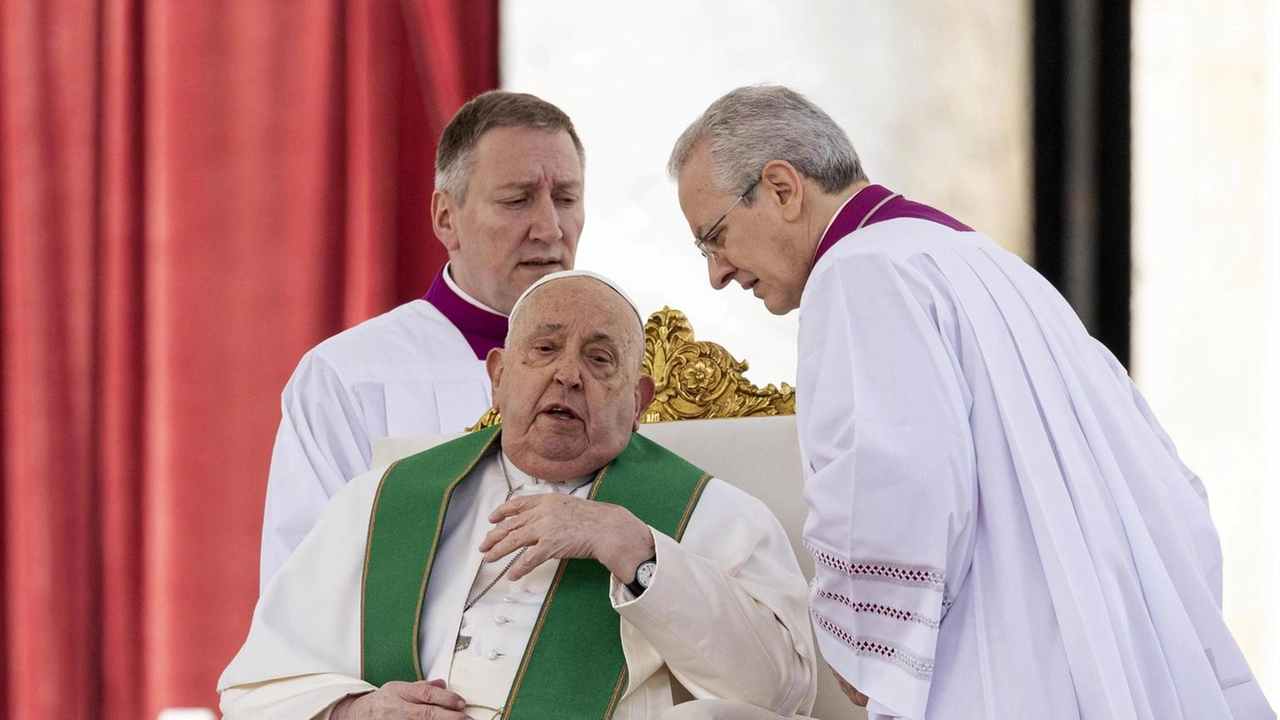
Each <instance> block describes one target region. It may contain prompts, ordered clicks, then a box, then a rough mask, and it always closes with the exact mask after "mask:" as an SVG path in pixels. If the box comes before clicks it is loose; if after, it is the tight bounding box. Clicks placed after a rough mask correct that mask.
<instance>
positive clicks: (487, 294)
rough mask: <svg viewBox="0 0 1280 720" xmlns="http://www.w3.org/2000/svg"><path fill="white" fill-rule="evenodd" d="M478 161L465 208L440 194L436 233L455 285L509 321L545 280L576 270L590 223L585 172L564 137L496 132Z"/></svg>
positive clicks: (483, 141) (533, 131)
mask: <svg viewBox="0 0 1280 720" xmlns="http://www.w3.org/2000/svg"><path fill="white" fill-rule="evenodd" d="M472 153H473V160H474V164H473V166H472V168H471V175H470V180H469V181H468V183H467V190H466V194H465V197H464V199H463V201H462V202H461V203H459V202H458V198H455V197H452V196H451V195H449V194H447V193H443V192H439V191H437V193H436V195H435V197H434V198H433V199H432V213H433V219H434V221H435V231H436V235H437V236H438V237H439V238H440V241H441V242H442V243H444V246H445V249H447V250H448V251H449V259H450V260H451V261H452V264H451V265H450V270H451V271H452V273H453V279H454V281H455V282H457V283H458V285H459V286H460V287H461V288H462V289H463V290H465V291H467V293H469V294H470V295H472V296H473V297H474V298H475V299H477V300H479V301H480V302H482V303H484V304H486V305H488V306H489V307H491V308H493V309H495V310H498V311H499V312H503V313H507V312H510V311H511V306H512V305H513V304H514V303H515V301H516V298H518V297H520V293H522V292H524V291H525V289H527V288H528V287H529V286H530V285H532V284H533V283H534V281H536V280H537V279H538V278H540V277H542V276H543V275H548V274H550V273H553V272H559V271H560V270H572V269H573V259H574V255H575V254H576V253H577V251H578V236H579V235H580V234H581V233H582V223H583V220H584V216H583V209H582V165H581V164H580V163H579V162H578V152H577V150H576V149H575V148H574V146H573V139H572V138H570V137H569V134H568V133H566V132H564V131H563V130H556V131H546V130H540V129H538V128H524V127H503V128H495V129H493V130H489V131H488V132H486V133H485V134H484V135H481V136H480V139H479V140H478V141H476V144H475V146H474V147H473V148H472Z"/></svg>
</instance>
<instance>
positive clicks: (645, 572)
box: [636, 560, 658, 587]
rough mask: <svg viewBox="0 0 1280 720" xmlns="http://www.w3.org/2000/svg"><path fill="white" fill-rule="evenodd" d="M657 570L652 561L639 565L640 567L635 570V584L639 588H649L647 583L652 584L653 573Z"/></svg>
mask: <svg viewBox="0 0 1280 720" xmlns="http://www.w3.org/2000/svg"><path fill="white" fill-rule="evenodd" d="M657 569H658V563H656V562H653V561H652V560H650V561H649V562H642V563H640V567H638V568H636V582H638V583H640V585H641V587H649V583H651V582H653V572H654V571H655V570H657Z"/></svg>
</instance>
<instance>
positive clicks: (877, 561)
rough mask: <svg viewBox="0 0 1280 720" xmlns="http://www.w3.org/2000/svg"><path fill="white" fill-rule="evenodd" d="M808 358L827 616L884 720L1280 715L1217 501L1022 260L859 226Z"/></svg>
mask: <svg viewBox="0 0 1280 720" xmlns="http://www.w3.org/2000/svg"><path fill="white" fill-rule="evenodd" d="M799 362H800V367H799V373H798V377H797V380H798V382H797V391H796V392H797V410H798V421H799V427H800V430H799V432H800V444H801V454H802V458H803V459H804V462H805V464H806V467H805V472H806V483H805V495H806V500H807V503H808V506H809V512H810V515H809V519H808V522H807V523H806V525H805V539H806V543H807V544H808V546H809V549H810V551H811V552H812V553H813V555H814V558H815V560H816V566H817V577H816V580H815V582H814V584H813V586H812V587H811V593H810V602H811V606H812V614H813V621H814V625H815V628H816V633H817V638H818V645H819V647H820V648H821V649H822V654H823V655H824V656H825V658H826V659H827V660H828V661H829V662H830V663H831V665H832V667H834V668H835V669H836V670H837V671H838V672H840V674H841V675H842V676H844V677H845V678H846V679H847V680H849V682H850V683H851V684H852V685H854V686H855V687H857V688H858V689H859V690H860V691H862V692H864V693H866V694H867V695H869V696H870V697H871V699H872V702H871V705H870V706H869V708H868V709H869V711H870V714H871V717H872V718H879V717H905V718H915V719H917V720H918V719H920V718H926V717H927V718H929V719H930V720H938V719H942V718H965V719H966V720H967V719H972V718H1037V719H1039V718H1099V719H1102V718H1108V719H1111V718H1151V719H1154V720H1173V719H1176V718H1187V719H1188V720H1207V719H1209V718H1232V717H1234V718H1266V717H1275V715H1274V713H1273V712H1272V711H1271V710H1270V708H1269V707H1268V706H1267V702H1266V700H1265V698H1264V697H1263V696H1262V693H1261V690H1260V689H1259V687H1258V684H1257V682H1256V681H1255V680H1254V678H1253V675H1252V674H1251V672H1250V670H1249V667H1248V665H1247V664H1246V662H1245V660H1244V657H1243V656H1242V654H1241V652H1240V650H1239V648H1238V646H1237V645H1236V642H1235V640H1234V639H1233V638H1232V636H1231V634H1230V632H1229V631H1228V630H1227V627H1226V625H1225V623H1224V622H1223V619H1222V614H1221V610H1220V604H1221V587H1222V582H1221V566H1222V557H1221V550H1220V548H1219V543H1218V537H1217V533H1216V531H1215V530H1214V527H1213V524H1212V522H1211V520H1210V518H1209V509H1208V505H1207V500H1206V495H1205V491H1204V487H1203V486H1202V485H1201V483H1200V481H1199V479H1198V478H1196V476H1195V475H1194V474H1192V473H1191V472H1190V471H1189V470H1188V469H1187V468H1186V467H1185V466H1183V464H1182V463H1181V462H1180V461H1179V460H1178V457H1177V455H1176V453H1175V451H1174V448H1173V445H1172V444H1171V442H1170V441H1169V439H1168V437H1167V436H1166V435H1165V433H1164V431H1163V430H1162V429H1161V428H1160V426H1159V424H1157V422H1156V420H1155V418H1154V417H1153V416H1152V414H1151V412H1150V410H1149V409H1148V407H1147V405H1146V403H1145V402H1144V400H1143V399H1142V397H1141V395H1139V393H1138V391H1137V390H1136V389H1135V388H1134V386H1133V385H1132V384H1131V383H1130V381H1129V378H1128V376H1127V375H1126V373H1125V371H1124V369H1123V367H1122V366H1121V365H1120V364H1119V363H1118V362H1117V361H1116V360H1115V358H1114V357H1113V356H1112V355H1111V354H1110V353H1109V352H1108V351H1107V350H1106V349H1105V348H1104V347H1103V346H1102V345H1101V344H1099V343H1098V342H1096V341H1095V340H1093V339H1092V338H1091V337H1090V336H1089V335H1088V334H1087V332H1086V331H1085V329H1084V328H1083V326H1082V325H1081V324H1080V322H1079V320H1078V319H1077V317H1076V315H1075V314H1074V313H1073V312H1072V310H1071V308H1070V307H1069V306H1068V305H1067V303H1066V302H1065V301H1064V300H1063V299H1062V297H1061V296H1060V295H1059V294H1058V293H1057V292H1056V291H1055V290H1054V289H1053V288H1052V287H1051V286H1050V285H1049V283H1048V282H1046V281H1045V280H1044V279H1043V278H1042V277H1040V276H1039V275H1038V274H1037V273H1035V272H1034V271H1033V270H1031V269H1030V268H1029V267H1027V266H1026V265H1025V264H1024V263H1023V262H1022V261H1021V260H1020V259H1018V258H1017V257H1016V256H1014V255H1012V254H1010V253H1008V252H1006V251H1004V250H1002V249H1001V248H999V247H998V246H997V245H996V244H995V243H993V242H992V241H990V240H989V239H987V238H986V237H983V236H982V235H979V234H977V233H962V232H955V231H953V230H951V229H948V228H945V227H943V226H941V225H939V224H936V223H932V222H928V221H925V220H917V219H892V220H886V221H884V222H880V223H877V224H874V225H869V226H867V227H866V228H864V229H861V230H858V231H856V232H854V233H852V234H851V235H848V236H847V237H845V238H844V239H843V240H841V241H840V242H838V243H837V244H836V245H835V246H834V247H832V248H831V250H830V251H829V252H828V253H827V254H826V255H825V256H823V257H822V258H821V260H820V261H819V262H818V263H817V264H816V266H815V267H814V270H813V273H812V274H811V276H810V278H809V281H808V284H807V285H806V287H805V290H804V295H803V298H802V302H801V305H800V352H799Z"/></svg>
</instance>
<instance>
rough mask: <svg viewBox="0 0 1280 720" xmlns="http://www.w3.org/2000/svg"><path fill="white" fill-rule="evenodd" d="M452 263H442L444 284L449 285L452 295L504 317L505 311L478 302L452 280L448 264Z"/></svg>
mask: <svg viewBox="0 0 1280 720" xmlns="http://www.w3.org/2000/svg"><path fill="white" fill-rule="evenodd" d="M452 264H453V263H451V262H447V263H445V264H444V273H443V274H444V284H445V285H448V286H449V289H450V290H452V291H453V294H454V295H457V296H458V297H460V298H462V299H463V300H465V301H466V302H467V304H468V305H474V306H476V307H478V308H480V309H481V310H483V311H485V312H488V313H493V314H494V315H501V316H502V317H506V316H507V314H506V313H504V312H498V311H497V310H494V309H493V308H491V307H489V306H488V305H485V304H484V303H482V302H480V301H479V300H477V299H475V298H473V297H471V296H470V295H468V294H467V291H466V290H463V289H462V288H460V287H458V283H456V282H454V281H453V277H452V276H451V275H450V274H449V266H450V265H452Z"/></svg>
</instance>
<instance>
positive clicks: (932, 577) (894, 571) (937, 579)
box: [805, 543, 947, 590]
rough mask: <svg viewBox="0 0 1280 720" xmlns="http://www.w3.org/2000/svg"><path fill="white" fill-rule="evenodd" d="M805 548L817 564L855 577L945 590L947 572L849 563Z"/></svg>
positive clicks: (866, 563)
mask: <svg viewBox="0 0 1280 720" xmlns="http://www.w3.org/2000/svg"><path fill="white" fill-rule="evenodd" d="M805 547H806V548H808V550H809V554H811V555H813V559H814V560H815V561H816V562H819V563H822V564H823V565H825V566H827V567H829V568H831V569H832V570H837V571H839V572H842V573H844V574H846V575H851V576H853V577H864V578H872V579H880V580H888V581H891V582H898V583H902V584H903V585H916V586H920V587H928V588H934V589H937V590H942V589H943V585H944V584H945V581H946V579H947V574H946V573H945V572H943V571H942V570H937V569H934V568H931V567H925V566H918V565H917V566H912V565H898V564H895V563H887V562H872V561H864V562H849V561H847V560H845V559H844V558H840V557H836V556H835V555H832V554H831V553H829V552H825V551H823V550H820V549H818V548H816V547H814V546H813V545H811V544H809V543H805Z"/></svg>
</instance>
